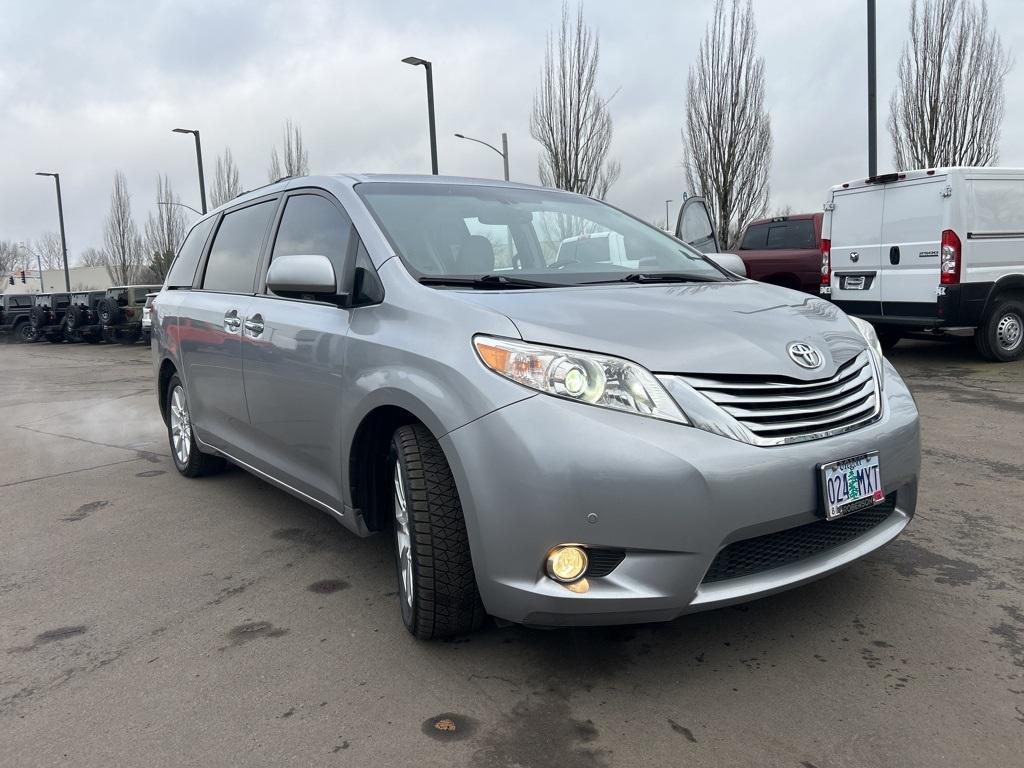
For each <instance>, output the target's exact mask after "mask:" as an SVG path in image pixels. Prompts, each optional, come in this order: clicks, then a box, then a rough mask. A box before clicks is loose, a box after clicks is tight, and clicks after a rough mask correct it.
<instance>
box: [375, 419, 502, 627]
mask: <svg viewBox="0 0 1024 768" xmlns="http://www.w3.org/2000/svg"><path fill="white" fill-rule="evenodd" d="M391 480H392V499H393V513H394V529H395V560H396V564H397V567H398V597H399V601H400V602H401V607H402V621H403V622H405V626H406V628H407V629H408V630H409V631H410V632H412V634H413V635H415V636H416V637H418V638H420V639H421V640H431V639H434V638H439V637H449V636H451V635H457V634H460V633H463V632H469V631H472V630H474V629H477V628H479V627H480V625H481V624H482V623H483V620H484V617H485V613H484V606H483V603H482V602H481V600H480V593H479V592H478V590H477V586H476V577H475V575H474V572H473V561H472V558H471V557H470V552H469V536H468V534H467V532H466V521H465V519H464V517H463V515H462V504H461V503H460V501H459V493H458V489H457V488H456V487H455V478H454V477H452V472H451V469H450V468H449V466H448V461H447V460H446V459H445V456H444V452H443V451H442V450H441V446H440V445H438V442H437V440H435V439H434V436H433V435H432V434H430V431H429V430H428V429H427V428H426V427H424V426H422V425H420V424H410V425H406V426H403V427H399V428H398V429H397V430H396V431H395V434H394V437H393V438H392V441H391Z"/></svg>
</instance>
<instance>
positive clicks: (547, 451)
mask: <svg viewBox="0 0 1024 768" xmlns="http://www.w3.org/2000/svg"><path fill="white" fill-rule="evenodd" d="M883 400H884V402H883V409H882V414H881V417H880V419H879V420H878V421H876V422H874V423H872V424H870V425H868V426H866V427H864V428H862V429H859V430H857V431H854V432H850V433H847V434H844V435H839V436H836V437H832V438H828V439H824V440H816V441H811V442H807V443H799V444H795V445H789V446H778V447H771V448H761V447H756V446H752V445H747V444H745V443H741V442H738V441H735V440H730V439H728V438H724V437H720V436H717V435H713V434H711V433H709V432H705V431H703V430H700V429H696V428H692V427H685V426H681V425H678V424H673V423H669V422H663V421H657V420H654V419H648V418H643V417H640V416H634V415H631V414H625V413H618V412H614V411H609V410H606V409H601V408H595V407H590V406H585V405H581V404H578V403H571V402H567V401H564V400H560V399H558V398H554V397H549V396H546V395H537V396H535V397H531V398H528V399H526V400H522V401H519V402H517V403H514V404H512V405H510V406H507V407H505V408H502V409H499V410H497V411H494V412H492V413H490V414H488V415H487V416H484V417H483V418H480V419H477V420H476V421H473V422H471V423H470V424H467V425H465V426H463V427H461V428H459V429H456V430H454V431H452V432H450V433H448V434H447V435H445V436H444V437H443V438H442V439H441V445H442V447H443V448H444V450H445V453H446V455H447V457H448V459H449V462H450V464H451V466H452V471H453V473H454V475H455V479H456V482H457V484H458V488H459V495H460V497H461V500H462V505H463V510H464V512H465V516H466V527H467V530H468V533H469V539H470V546H471V548H472V553H473V564H474V569H475V572H476V577H477V583H478V585H479V589H480V594H481V597H482V598H483V601H484V605H485V606H486V608H487V611H488V612H489V613H491V614H492V615H494V616H498V617H500V618H503V619H507V620H509V621H514V622H518V623H524V624H536V625H590V624H615V623H633V622H642V621H663V620H668V619H671V618H674V617H676V616H679V615H681V614H683V613H688V612H691V611H698V610H703V609H707V608H713V607H717V606H721V605H727V604H730V603H735V602H740V601H743V600H749V599H752V598H755V597H760V596H764V595H768V594H772V593H774V592H778V591H781V590H783V589H787V588H790V587H793V586H797V585H799V584H803V583H805V582H808V581H811V580H813V579H816V578H818V577H820V576H823V575H825V574H827V573H830V572H832V571H835V570H837V569H838V568H841V567H843V566H845V565H847V564H848V563H850V562H852V561H854V560H856V559H857V558H859V557H862V556H863V555H865V554H867V553H868V552H871V551H872V550H874V549H877V548H878V547H880V546H882V545H884V544H885V543H887V542H888V541H890V540H892V539H893V538H894V537H895V536H896V535H897V534H898V533H899V532H900V531H901V530H902V529H903V528H904V527H905V526H906V524H907V523H908V522H909V520H910V518H911V517H912V516H913V514H914V509H915V507H916V502H917V479H918V472H919V468H920V437H919V430H918V416H917V409H916V407H915V405H914V402H913V399H912V398H911V396H910V393H909V391H908V390H907V389H906V387H905V385H904V384H903V382H902V380H901V379H900V378H899V375H898V374H897V373H896V371H895V369H893V368H892V367H891V366H890V365H889V364H888V363H886V385H885V393H884V398H883ZM869 450H877V451H878V452H879V458H880V462H881V473H882V483H883V488H884V489H885V492H886V493H887V494H891V493H893V492H896V495H897V506H896V508H895V510H894V511H893V512H892V514H890V515H889V517H888V518H886V519H885V520H884V521H882V522H881V523H880V524H878V525H877V526H876V527H874V528H873V529H871V530H870V531H868V532H867V533H865V534H864V535H862V536H859V537H858V538H856V539H854V540H852V541H849V542H847V543H845V544H842V545H840V546H837V547H835V548H833V549H829V550H827V551H825V552H821V553H819V554H816V555H813V556H811V557H808V558H806V559H804V560H800V561H799V562H796V563H792V564H789V565H786V566H782V567H779V568H774V569H772V570H768V571H762V572H760V573H756V574H753V575H749V576H743V577H739V578H735V579H728V580H725V581H717V582H713V583H708V584H702V581H703V578H704V575H705V573H706V572H707V570H708V567H709V566H710V565H711V563H712V561H713V560H714V558H715V556H716V555H717V554H718V552H719V551H720V550H721V549H722V548H723V547H726V546H728V545H729V544H731V543H733V542H736V541H740V540H744V539H749V538H752V537H756V536H761V535H764V534H768V533H773V532H775V531H781V530H784V529H788V528H793V527H796V526H799V525H804V524H806V523H810V522H814V521H816V520H818V519H820V513H819V508H820V500H819V488H818V479H817V470H816V466H817V465H818V464H819V463H824V462H829V461H834V460H837V459H842V458H846V457H849V456H854V455H857V454H860V453H864V452H866V451H869ZM595 515H596V521H593V520H594V516H595ZM570 542H571V543H578V544H584V545H587V546H590V547H596V548H610V549H617V550H625V552H626V556H625V559H624V560H623V561H622V562H621V563H620V564H619V565H618V567H616V568H615V569H614V570H613V571H612V572H611V573H610V574H609V575H607V576H603V577H599V578H592V579H590V580H589V582H590V589H589V591H587V592H585V593H574V592H570V591H569V590H568V589H566V588H565V587H563V586H561V585H559V584H557V583H555V582H553V581H551V580H550V579H548V578H547V577H546V576H545V575H544V573H543V563H544V560H545V556H546V554H547V552H548V550H549V549H550V548H551V547H552V546H554V545H557V544H563V543H570Z"/></svg>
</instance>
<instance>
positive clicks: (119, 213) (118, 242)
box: [103, 171, 143, 285]
mask: <svg viewBox="0 0 1024 768" xmlns="http://www.w3.org/2000/svg"><path fill="white" fill-rule="evenodd" d="M103 241H104V243H105V244H106V251H107V254H108V256H109V263H108V264H107V273H108V274H109V275H110V279H111V281H112V282H113V284H114V285H131V284H132V283H133V282H134V281H135V277H136V274H137V273H138V272H139V268H140V267H141V266H142V261H143V250H142V238H141V237H140V236H139V230H138V227H136V226H135V220H134V219H133V218H132V203H131V195H130V194H128V181H127V180H126V179H125V176H124V174H123V173H122V172H121V171H117V172H115V173H114V187H113V189H112V190H111V192H110V212H109V213H108V214H107V218H106V221H105V222H104V225H103Z"/></svg>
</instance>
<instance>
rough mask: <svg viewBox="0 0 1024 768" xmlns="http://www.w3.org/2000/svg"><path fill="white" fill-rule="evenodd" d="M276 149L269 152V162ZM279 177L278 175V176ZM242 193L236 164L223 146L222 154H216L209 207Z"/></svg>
mask: <svg viewBox="0 0 1024 768" xmlns="http://www.w3.org/2000/svg"><path fill="white" fill-rule="evenodd" d="M276 152H277V150H274V152H273V153H272V154H271V162H272V163H273V158H275V157H276ZM278 178H280V177H278ZM241 193H242V182H241V181H239V177H238V166H237V165H235V159H234V158H233V157H232V156H231V150H230V149H229V148H228V147H225V148H224V154H223V155H217V165H216V171H215V172H214V176H213V186H212V187H210V207H212V208H218V207H220V206H222V205H224V203H226V202H228V201H229V200H233V199H234V198H236V197H238V196H239V195H240V194H241Z"/></svg>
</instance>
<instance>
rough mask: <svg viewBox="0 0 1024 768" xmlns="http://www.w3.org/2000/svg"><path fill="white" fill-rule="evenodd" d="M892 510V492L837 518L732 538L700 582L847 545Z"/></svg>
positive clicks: (764, 568) (775, 565)
mask: <svg viewBox="0 0 1024 768" xmlns="http://www.w3.org/2000/svg"><path fill="white" fill-rule="evenodd" d="M895 509H896V494H895V493H891V494H889V495H888V496H887V497H886V498H885V501H884V502H882V503H881V504H878V505H876V506H874V507H869V508H868V509H864V510H861V511H860V512H854V513H853V514H850V515H847V516H846V517H841V518H839V519H838V520H817V521H815V522H813V523H807V524H806V525H799V526H797V527H795V528H787V529H786V530H784V531H777V532H775V533H769V534H765V535H764V536H755V537H754V538H751V539H743V540H741V541H735V542H733V543H732V544H729V545H728V546H727V547H725V548H724V549H722V550H721V551H720V552H719V553H718V555H717V556H716V557H715V559H714V560H713V561H712V563H711V567H710V568H708V571H707V573H706V574H705V575H704V581H703V583H705V584H710V583H714V582H718V581H726V580H728V579H738V578H741V577H743V576H753V575H754V574H757V573H763V572H765V571H770V570H772V569H773V568H781V567H782V566H784V565H791V564H792V563H797V562H799V561H801V560H805V559H807V558H808V557H813V556H814V555H817V554H820V553H822V552H827V551H828V550H830V549H835V548H836V547H840V546H842V545H844V544H848V543H849V542H851V541H853V540H854V539H856V538H858V537H860V536H863V535H864V534H866V533H868V532H869V531H871V530H872V529H874V528H875V527H877V526H878V525H880V524H881V523H882V522H884V521H885V520H886V519H887V518H888V517H889V516H890V515H891V514H892V513H893V511H894V510H895Z"/></svg>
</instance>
